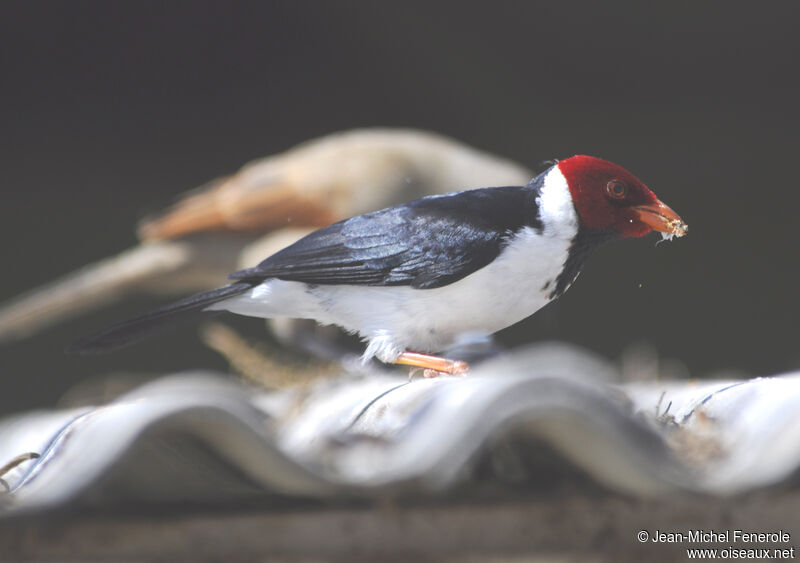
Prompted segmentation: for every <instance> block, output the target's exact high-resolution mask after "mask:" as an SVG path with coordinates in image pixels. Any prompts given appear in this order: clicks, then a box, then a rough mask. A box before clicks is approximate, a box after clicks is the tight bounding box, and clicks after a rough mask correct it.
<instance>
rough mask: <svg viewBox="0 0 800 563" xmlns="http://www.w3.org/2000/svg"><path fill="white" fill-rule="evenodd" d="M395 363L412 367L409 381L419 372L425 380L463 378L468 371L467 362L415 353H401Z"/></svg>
mask: <svg viewBox="0 0 800 563" xmlns="http://www.w3.org/2000/svg"><path fill="white" fill-rule="evenodd" d="M395 363H396V364H403V365H407V366H413V367H414V369H412V370H411V373H409V376H408V377H409V379H413V378H414V377H416V376H417V375H418V374H419V372H420V371H421V372H422V377H424V378H426V379H429V378H432V377H439V376H442V375H458V376H463V375H466V374H467V372H468V371H469V364H468V363H467V362H462V361H460V360H449V359H447V358H440V357H438V356H430V355H428V354H419V353H417V352H403V353H402V354H400V356H399V357H398V358H397V359H396V360H395Z"/></svg>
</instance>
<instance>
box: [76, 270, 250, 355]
mask: <svg viewBox="0 0 800 563" xmlns="http://www.w3.org/2000/svg"><path fill="white" fill-rule="evenodd" d="M253 285H255V284H253V283H251V282H245V281H243V282H236V283H232V284H230V285H226V286H225V287H220V288H217V289H212V290H211V291H205V292H203V293H197V294H195V295H192V296H190V297H187V298H186V299H181V300H180V301H176V302H174V303H170V304H169V305H166V306H164V307H161V308H159V309H156V310H154V311H150V312H148V313H144V314H143V315H139V316H138V317H134V318H132V319H129V320H127V321H123V322H121V323H117V324H115V325H111V326H109V327H107V328H104V329H103V330H100V331H98V332H95V333H94V334H90V335H89V336H84V337H83V338H81V339H80V340H78V341H77V342H75V343H74V344H72V345H70V346H68V347H67V350H66V351H67V353H68V354H79V355H81V356H85V355H90V354H102V353H105V352H112V351H114V350H117V349H118V348H122V347H124V346H128V345H129V344H133V343H135V342H138V341H139V340H142V339H143V338H145V337H146V336H148V335H149V334H150V333H151V332H153V331H156V330H158V329H161V328H165V327H167V326H168V325H169V324H171V323H173V322H175V321H188V320H196V319H197V318H199V317H200V316H201V315H208V314H213V313H216V312H217V311H205V310H204V309H205V308H206V307H208V306H209V305H211V304H213V303H217V302H219V301H222V300H224V299H227V298H229V297H233V296H235V295H241V294H242V293H244V292H246V291H247V290H249V289H251V288H252V287H253Z"/></svg>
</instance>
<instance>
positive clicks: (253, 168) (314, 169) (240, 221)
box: [0, 129, 534, 358]
mask: <svg viewBox="0 0 800 563" xmlns="http://www.w3.org/2000/svg"><path fill="white" fill-rule="evenodd" d="M533 176H534V174H533V172H532V171H530V170H528V169H527V168H525V167H523V166H521V165H519V164H516V163H514V162H511V161H509V160H506V159H503V158H500V157H498V156H495V155H491V154H488V153H485V152H482V151H479V150H476V149H474V148H471V147H469V146H466V145H464V144H462V143H459V142H457V141H454V140H452V139H449V138H447V137H444V136H441V135H437V134H433V133H429V132H424V131H416V130H411V129H359V130H352V131H345V132H340V133H334V134H331V135H328V136H325V137H321V138H318V139H314V140H311V141H308V142H306V143H303V144H301V145H299V146H297V147H294V148H292V149H290V150H288V151H286V152H284V153H281V154H277V155H274V156H269V157H266V158H263V159H260V160H257V161H254V162H251V163H249V164H247V165H245V166H244V167H243V168H242V169H241V170H239V171H238V172H237V173H236V174H233V175H232V176H227V177H223V178H219V179H216V180H213V181H211V182H209V183H208V184H205V185H203V186H201V187H199V188H197V189H195V190H193V191H190V192H188V193H186V194H184V195H183V196H182V197H180V198H179V199H178V200H177V202H176V203H175V204H174V205H172V206H170V207H168V208H167V209H166V210H164V211H163V212H161V213H158V214H155V215H153V216H151V217H148V218H146V219H145V220H144V221H142V222H141V223H140V225H139V229H138V235H139V238H140V240H141V242H140V243H139V244H138V245H137V246H135V247H133V248H130V249H128V250H125V251H123V252H121V253H119V254H117V255H115V256H111V257H108V258H105V259H103V260H100V261H98V262H95V263H93V264H90V265H87V266H85V267H83V268H81V269H80V270H78V271H76V272H73V273H71V274H68V275H66V276H64V277H62V278H60V279H58V280H55V281H53V282H51V283H49V284H46V285H44V286H42V287H39V288H36V289H34V290H32V291H30V292H27V293H26V294H24V295H21V296H19V297H17V298H14V299H12V300H10V301H8V302H7V303H5V304H3V305H0V340H5V341H8V340H13V339H17V338H22V337H26V336H30V335H33V334H35V333H36V332H37V331H40V330H43V329H45V328H47V327H48V326H51V325H54V324H56V323H59V322H62V321H65V320H67V319H69V318H71V317H74V316H77V315H80V314H83V313H87V312H90V311H92V310H94V309H97V308H99V307H101V306H104V305H107V304H109V303H112V302H114V301H117V300H120V299H122V298H124V297H125V296H127V295H130V294H134V293H140V292H145V293H158V294H182V293H186V292H189V291H199V290H204V289H208V288H211V287H216V286H218V285H220V284H221V283H223V282H224V281H225V279H226V276H227V274H228V273H229V272H231V271H233V270H236V269H241V268H247V267H250V266H253V265H255V264H257V263H258V262H259V261H260V260H261V259H262V258H263V257H264V256H268V255H270V254H273V253H274V252H276V251H278V250H280V249H282V248H284V247H285V246H288V245H289V244H291V243H293V242H294V241H296V240H298V239H299V238H300V237H302V236H304V235H306V234H307V233H309V232H310V231H313V230H315V229H318V228H320V227H324V226H327V225H329V224H331V223H334V222H336V221H339V220H341V219H344V218H347V217H350V216H355V215H360V214H363V213H367V212H369V211H374V210H378V209H381V208H383V207H387V206H391V205H395V204H398V203H401V202H403V201H409V200H412V199H416V198H419V197H422V196H425V195H429V194H435V193H446V192H451V191H455V190H464V189H470V188H478V187H483V186H503V185H524V184H526V183H527V182H528V181H529V180H530V179H531V178H532V177H533ZM270 324H271V325H272V328H273V331H274V332H275V335H276V337H277V338H278V339H279V340H280V341H281V342H282V343H284V344H290V345H293V346H296V347H300V348H303V349H305V350H306V351H310V352H312V353H314V354H315V355H318V356H323V357H328V358H330V357H332V356H335V355H336V354H337V351H336V350H335V349H332V348H331V347H330V346H326V345H325V340H326V339H325V338H322V339H318V338H316V337H315V336H314V335H316V334H318V333H319V330H320V329H319V328H318V327H316V325H315V323H314V322H313V321H298V320H286V319H282V320H273V321H270ZM324 330H325V331H326V332H329V331H331V330H332V329H330V328H327V329H324Z"/></svg>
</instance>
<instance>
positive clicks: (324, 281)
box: [72, 155, 687, 374]
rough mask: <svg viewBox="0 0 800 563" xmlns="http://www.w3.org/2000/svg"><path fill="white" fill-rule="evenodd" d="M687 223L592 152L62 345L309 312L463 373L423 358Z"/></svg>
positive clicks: (410, 360) (320, 245) (377, 218)
mask: <svg viewBox="0 0 800 563" xmlns="http://www.w3.org/2000/svg"><path fill="white" fill-rule="evenodd" d="M653 230H655V231H659V232H661V233H662V234H663V236H665V237H671V236H673V235H675V236H683V235H684V234H686V232H687V226H686V224H685V223H684V222H683V221H682V220H681V218H680V217H678V215H677V214H676V213H675V212H674V211H672V210H671V209H670V208H669V207H667V206H666V205H664V204H663V203H662V202H661V201H660V200H659V199H658V198H657V197H656V196H655V194H654V193H653V192H651V191H650V190H649V189H648V188H647V186H645V185H644V184H643V183H642V182H641V181H640V180H639V179H638V178H636V177H635V176H634V175H633V174H631V173H630V172H628V171H627V170H625V169H623V168H621V167H620V166H617V165H616V164H613V163H611V162H608V161H605V160H601V159H599V158H594V157H590V156H582V155H579V156H573V157H571V158H567V159H565V160H562V161H560V162H558V163H556V164H555V165H554V166H552V167H550V168H549V169H548V170H546V171H545V172H543V173H542V174H540V175H539V176H537V177H536V178H534V179H533V180H532V181H531V182H530V183H529V184H528V185H527V186H512V187H496V188H480V189H475V190H468V191H462V192H457V193H452V194H447V195H438V196H429V197H425V198H422V199H418V200H415V201H412V202H409V203H405V204H401V205H397V206H394V207H389V208H386V209H384V210H382V211H377V212H374V213H367V214H365V215H359V216H357V217H353V218H350V219H347V220H344V221H340V222H338V223H335V224H333V225H330V226H329V227H325V228H323V229H320V230H317V231H314V232H312V233H311V234H309V235H307V236H306V237H304V238H302V239H300V240H299V241H297V242H296V243H294V244H292V245H290V246H288V247H287V248H285V249H283V250H281V251H279V252H277V253H275V254H273V255H272V256H270V257H269V258H267V259H266V260H264V261H263V262H261V263H260V264H259V265H258V266H256V267H254V268H249V269H246V270H241V271H238V272H236V273H234V274H232V275H231V276H230V279H232V280H233V283H231V284H230V285H227V286H224V287H221V288H219V289H215V290H212V291H208V292H204V293H199V294H196V295H193V296H191V297H188V298H186V299H183V300H181V301H177V302H175V303H173V304H171V305H167V306H166V307H163V308H161V309H157V310H155V311H152V312H150V313H146V314H144V315H142V316H140V317H136V318H134V319H131V320H129V321H125V322H122V323H120V324H117V325H114V326H111V327H109V328H107V329H105V330H102V331H100V332H98V333H96V334H94V335H91V336H89V337H86V338H84V339H82V340H81V341H79V342H77V343H76V344H75V345H74V346H73V347H72V350H73V351H76V352H78V353H96V352H103V351H108V350H112V349H114V348H118V347H120V346H124V345H126V344H129V343H131V342H134V341H136V340H138V339H140V338H141V337H142V336H144V335H145V334H147V333H148V332H150V331H151V330H152V329H154V328H157V327H159V326H161V325H164V324H167V323H169V322H170V321H172V320H173V319H175V318H178V317H182V316H183V317H186V316H193V315H196V314H197V313H206V312H219V311H231V312H234V313H238V314H241V315H248V316H255V317H266V318H273V317H292V318H307V319H315V320H316V321H318V322H320V323H323V324H335V325H338V326H341V327H343V328H345V329H346V330H349V331H352V332H357V333H358V334H359V335H361V337H362V338H363V339H364V340H365V341H367V348H366V351H365V352H364V355H363V358H364V359H365V360H367V359H369V358H372V357H376V358H378V359H379V360H381V361H383V362H387V363H398V364H406V365H412V366H416V367H421V368H425V369H429V370H434V371H436V372H445V373H452V374H457V373H463V372H465V371H466V370H467V365H466V364H465V363H464V362H460V361H454V360H449V359H445V358H440V357H437V356H431V355H428V353H431V352H436V351H439V350H442V349H444V348H445V347H447V346H449V345H451V344H452V343H453V342H454V341H455V339H456V338H457V337H458V336H459V335H461V334H464V333H473V334H474V333H483V334H491V333H493V332H496V331H498V330H500V329H502V328H505V327H507V326H509V325H511V324H514V323H516V322H517V321H520V320H522V319H524V318H525V317H527V316H529V315H531V314H533V313H534V312H536V311H537V310H538V309H540V308H541V307H543V306H544V305H546V304H547V303H548V302H550V301H551V300H553V299H555V298H557V297H559V296H560V295H561V294H562V293H564V292H565V291H566V290H567V288H569V286H570V285H571V284H572V282H573V281H574V280H575V278H576V277H577V275H578V273H579V272H580V270H581V268H582V266H583V264H584V262H585V261H586V258H587V257H588V256H589V254H590V253H591V251H592V250H593V249H594V248H595V247H596V246H598V245H599V244H601V243H604V242H606V241H610V240H614V239H618V238H625V237H641V236H643V235H645V234H647V233H649V232H651V231H653Z"/></svg>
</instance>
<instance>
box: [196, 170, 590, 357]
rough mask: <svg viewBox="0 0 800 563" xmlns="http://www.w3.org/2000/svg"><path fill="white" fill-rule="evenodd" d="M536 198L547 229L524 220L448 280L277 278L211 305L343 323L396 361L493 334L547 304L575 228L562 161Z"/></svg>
mask: <svg viewBox="0 0 800 563" xmlns="http://www.w3.org/2000/svg"><path fill="white" fill-rule="evenodd" d="M538 204H539V210H540V219H541V221H542V225H543V229H542V232H541V233H539V232H537V231H536V230H535V229H533V228H530V227H526V228H524V229H523V230H522V231H521V232H519V233H517V234H516V235H515V236H514V237H513V239H512V240H511V241H510V242H509V244H508V246H506V248H505V249H504V250H503V252H502V253H501V254H500V255H499V256H498V257H497V259H495V260H494V261H493V262H492V263H491V264H489V265H487V266H485V267H484V268H482V269H480V270H478V271H477V272H475V273H473V274H471V275H469V276H467V277H465V278H463V279H461V280H459V281H457V282H455V283H452V284H450V285H447V286H444V287H440V288H435V289H413V288H410V287H405V286H403V287H384V286H380V287H373V286H348V285H318V286H309V285H307V284H304V283H301V282H290V281H283V280H275V279H272V280H267V281H265V282H264V283H262V284H261V285H259V286H257V287H255V288H253V289H252V290H251V291H249V292H248V293H246V294H244V295H241V296H238V297H234V298H232V299H229V300H226V301H223V302H220V303H217V304H216V305H214V306H212V307H213V308H215V309H225V310H228V311H232V312H234V313H239V314H242V315H249V316H257V317H294V318H310V319H316V320H317V321H319V322H321V323H323V324H336V325H339V326H341V327H343V328H345V329H347V330H350V331H352V332H358V333H359V334H360V335H361V336H362V337H363V338H365V339H366V340H368V341H369V345H368V346H367V350H366V352H365V353H364V357H365V359H366V358H370V357H372V356H376V357H378V358H379V359H380V360H382V361H385V362H391V361H393V360H394V359H396V358H397V356H398V355H399V354H400V353H402V352H403V351H405V350H407V349H409V350H415V351H421V352H436V351H439V350H441V349H443V348H445V347H447V346H448V345H450V344H452V343H453V342H454V341H455V340H456V339H457V338H458V336H459V335H461V334H465V333H473V334H474V333H480V334H491V333H493V332H496V331H498V330H500V329H503V328H505V327H507V326H510V325H512V324H514V323H516V322H518V321H520V320H522V319H524V318H525V317H528V316H530V315H532V314H533V313H534V312H536V311H537V310H538V309H540V308H541V307H542V306H544V305H545V304H547V302H548V301H549V298H548V295H549V293H550V291H552V289H553V286H554V284H555V278H556V277H557V276H558V274H559V273H560V272H561V270H562V268H563V265H564V262H565V261H566V259H567V254H568V251H569V245H570V243H571V241H572V238H573V237H574V236H575V233H576V232H577V218H576V215H575V210H574V207H573V206H572V200H571V198H570V197H569V191H568V189H567V185H566V181H565V180H564V177H563V176H562V175H561V173H560V171H558V168H557V167H554V168H553V170H551V172H550V173H549V174H548V176H547V178H546V179H545V182H544V185H543V186H542V190H541V195H540V198H539V201H538Z"/></svg>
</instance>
